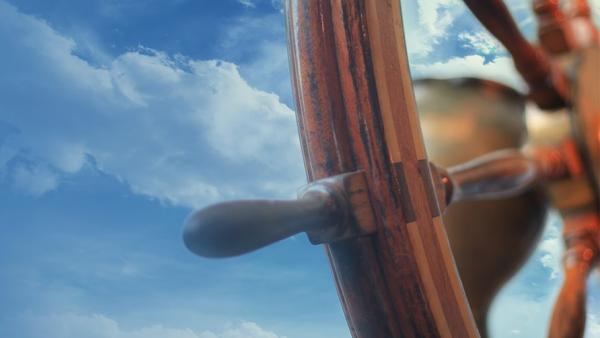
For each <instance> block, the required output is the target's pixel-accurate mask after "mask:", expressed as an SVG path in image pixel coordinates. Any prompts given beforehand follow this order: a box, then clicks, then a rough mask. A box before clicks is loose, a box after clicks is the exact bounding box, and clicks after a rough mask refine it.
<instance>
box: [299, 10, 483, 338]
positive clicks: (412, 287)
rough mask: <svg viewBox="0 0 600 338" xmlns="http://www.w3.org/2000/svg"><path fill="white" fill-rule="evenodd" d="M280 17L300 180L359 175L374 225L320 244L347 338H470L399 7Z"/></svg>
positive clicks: (470, 325) (471, 332) (469, 320)
mask: <svg viewBox="0 0 600 338" xmlns="http://www.w3.org/2000/svg"><path fill="white" fill-rule="evenodd" d="M287 20H288V21H287V25H288V37H289V52H290V63H291V66H292V67H291V68H292V78H293V86H294V92H295V96H296V102H297V111H298V124H299V129H300V134H301V138H302V147H303V154H304V159H305V166H306V170H307V174H308V178H309V180H310V181H313V180H316V179H319V178H323V177H328V176H332V175H337V174H341V173H344V172H350V171H355V170H364V171H365V173H366V177H367V181H368V185H369V190H370V193H371V202H372V205H373V209H374V213H375V217H376V220H377V229H378V231H377V233H376V234H374V235H371V236H364V237H360V238H356V239H352V240H347V241H343V242H338V243H333V244H330V245H327V246H326V250H327V253H328V255H329V259H330V262H331V267H332V270H333V274H334V278H335V280H336V286H337V290H338V293H339V296H340V300H341V302H342V306H343V308H344V312H345V314H346V318H347V321H348V324H349V327H350V331H351V333H352V335H353V337H358V338H366V337H381V338H384V337H385V338H389V337H392V338H393V337H477V336H478V333H477V331H476V328H475V325H474V323H473V319H472V315H471V313H470V310H469V307H468V305H467V302H466V299H465V295H464V291H463V289H462V285H461V283H460V280H459V279H458V275H457V272H456V267H455V265H454V262H453V258H452V255H451V252H450V249H449V245H448V241H447V239H446V234H445V230H444V228H443V225H442V224H441V221H440V219H439V218H437V217H434V215H438V214H439V210H437V209H438V206H437V204H436V203H435V200H434V202H433V203H432V202H431V201H432V199H431V198H430V197H431V196H430V194H431V186H432V185H431V173H430V170H429V166H428V165H422V163H425V164H427V163H428V162H427V158H426V155H425V148H424V145H423V141H422V139H421V131H420V126H419V120H418V118H417V115H416V108H415V103H414V98H413V93H412V86H411V82H410V74H409V70H408V63H407V56H406V50H405V47H404V32H403V28H402V22H401V16H400V7H399V2H398V1H388V0H357V1H344V0H311V1H299V0H289V1H288V3H287ZM403 201H404V202H403ZM406 201H410V204H407V203H406ZM409 210H410V211H409ZM411 212H412V215H411Z"/></svg>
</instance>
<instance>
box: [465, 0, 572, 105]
mask: <svg viewBox="0 0 600 338" xmlns="http://www.w3.org/2000/svg"><path fill="white" fill-rule="evenodd" d="M464 2H465V4H466V5H467V6H468V7H469V9H471V11H472V12H473V14H475V16H476V17H477V19H479V21H480V22H481V23H482V24H483V25H484V26H485V27H486V28H487V29H488V30H489V31H490V33H492V34H493V35H494V36H495V37H496V38H497V39H498V40H500V42H501V43H502V45H503V46H504V47H505V48H506V49H507V50H508V51H509V52H510V54H511V55H512V57H513V60H514V63H515V67H516V68H517V70H518V71H519V73H520V74H521V75H522V76H523V79H524V80H525V82H526V83H527V84H528V85H529V90H530V97H531V99H532V100H533V101H534V102H535V103H537V104H538V106H540V107H541V108H544V109H556V108H561V107H563V106H564V105H565V98H564V94H563V93H562V92H561V90H562V88H557V86H559V85H561V82H560V80H562V79H561V78H560V76H559V74H557V73H554V74H553V72H555V70H554V69H553V68H552V66H551V64H550V61H549V59H548V58H547V57H546V56H545V55H544V53H542V52H541V51H540V50H539V49H537V48H536V47H534V46H533V45H532V44H531V43H529V42H528V41H527V39H525V37H524V36H523V35H522V34H521V32H520V31H519V28H518V27H517V25H516V23H515V21H514V20H513V18H512V16H511V15H510V12H509V11H508V8H507V7H506V5H505V4H504V2H503V1H502V0H464Z"/></svg>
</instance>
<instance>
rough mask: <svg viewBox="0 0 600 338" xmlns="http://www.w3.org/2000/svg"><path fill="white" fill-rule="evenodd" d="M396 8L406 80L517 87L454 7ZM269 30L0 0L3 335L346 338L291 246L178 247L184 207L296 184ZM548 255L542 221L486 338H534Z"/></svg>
mask: <svg viewBox="0 0 600 338" xmlns="http://www.w3.org/2000/svg"><path fill="white" fill-rule="evenodd" d="M508 4H509V5H510V8H511V11H512V12H513V14H514V16H515V17H516V18H517V21H518V22H519V25H520V27H521V29H522V30H523V31H524V32H526V33H527V34H528V36H529V37H533V35H534V31H535V22H534V20H533V19H532V17H531V12H530V10H529V5H528V4H526V3H525V2H523V1H521V0H511V1H508ZM593 5H594V6H595V7H594V9H595V11H596V12H595V13H596V14H599V13H600V1H598V0H596V1H594V2H593ZM402 7H403V15H404V19H405V24H406V30H407V32H410V34H408V36H407V40H408V41H407V44H408V52H409V58H410V64H411V72H412V76H413V77H415V78H422V77H427V76H432V75H437V76H446V77H452V76H481V77H485V78H489V79H495V80H497V81H501V82H503V83H506V84H509V85H512V86H514V87H516V88H520V89H523V88H524V87H523V84H522V83H521V82H520V80H519V78H518V76H516V74H515V72H514V70H513V68H512V66H511V62H510V59H509V58H508V56H507V55H506V53H505V51H504V50H503V49H502V48H501V47H500V46H499V45H498V43H497V42H495V41H494V40H493V38H491V37H490V36H489V35H488V34H487V33H485V32H484V30H483V29H482V28H481V26H480V25H479V24H478V23H477V22H476V21H475V20H474V19H473V18H472V17H471V15H470V14H469V13H468V12H467V11H466V9H465V7H464V5H463V4H462V3H461V2H460V1H457V0H406V1H403V2H402ZM283 20H284V17H283V13H282V5H281V2H280V1H279V0H223V1H208V0H88V1H76V0H55V1H46V0H0V45H1V46H2V48H1V50H0V74H2V75H1V76H0V229H2V231H3V236H0V266H2V269H0V304H2V306H0V337H10V338H39V337H47V338H142V337H143V338H155V337H156V338H159V337H160V338H242V337H243V338H283V337H287V338H303V337H314V338H348V337H350V334H349V331H348V329H347V326H346V323H345V320H344V316H343V313H342V310H341V308H340V305H339V301H338V298H337V294H336V291H335V287H334V284H333V280H332V277H331V273H330V271H329V267H328V263H327V260H326V258H325V255H324V251H323V249H322V248H321V247H318V246H313V245H311V244H309V243H308V241H307V239H306V238H305V236H304V235H299V236H295V237H293V238H290V239H288V240H285V241H282V242H280V243H277V244H275V245H272V246H269V247H267V248H265V249H263V250H260V251H256V252H254V253H251V254H248V255H245V256H242V257H237V258H233V259H226V260H208V259H202V258H198V257H195V256H193V255H192V254H191V253H189V252H187V251H186V250H185V248H184V246H183V244H182V241H181V227H182V223H183V220H184V219H185V217H186V216H187V215H188V214H189V213H190V212H191V210H193V209H194V208H198V207H202V206H205V205H208V204H210V203H213V202H216V201H222V200H230V199H240V198H291V197H293V196H294V195H295V192H296V190H297V188H298V187H300V186H302V185H303V184H305V182H306V179H305V176H304V169H303V165H302V158H301V155H300V150H299V142H298V137H297V130H296V125H295V117H294V109H295V108H294V103H293V99H292V94H291V88H290V79H289V69H288V64H287V52H286V41H285V31H284V21H283ZM560 252H561V244H560V221H559V220H558V218H557V217H556V215H551V217H550V221H549V223H548V225H547V227H546V230H545V233H544V235H543V238H542V240H541V241H540V245H539V247H538V249H537V250H536V252H535V253H534V255H533V256H532V258H531V259H530V261H529V262H528V263H527V265H526V267H525V268H524V269H523V271H522V272H521V273H520V274H519V275H518V276H517V277H516V278H515V279H514V280H513V281H512V282H511V283H510V284H509V285H508V286H507V287H506V288H505V289H504V290H503V291H502V293H501V295H500V297H499V298H498V300H497V302H496V304H495V306H494V309H493V311H492V314H491V322H490V326H491V331H492V333H493V336H494V337H498V338H502V337H542V336H544V332H545V329H546V322H547V319H548V317H549V313H550V308H551V304H552V300H553V297H554V296H555V294H556V291H557V289H558V287H559V285H560V281H561V278H562V275H561V272H560V265H559V262H560ZM599 284H600V283H598V281H597V278H592V280H591V282H590V287H591V288H592V289H594V288H595V289H599V286H600V285H599ZM599 295H600V293H598V292H592V293H591V295H590V300H589V306H590V310H591V311H590V312H591V314H590V316H589V318H588V332H587V337H600V316H599V317H596V316H595V315H594V313H596V314H598V313H600V301H599V300H598V296H599Z"/></svg>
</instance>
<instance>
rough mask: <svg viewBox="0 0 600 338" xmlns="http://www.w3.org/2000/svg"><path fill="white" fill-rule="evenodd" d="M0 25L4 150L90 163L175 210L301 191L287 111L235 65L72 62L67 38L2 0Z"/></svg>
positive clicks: (74, 165) (52, 163)
mask: <svg viewBox="0 0 600 338" xmlns="http://www.w3.org/2000/svg"><path fill="white" fill-rule="evenodd" d="M0 21H1V23H0V41H2V42H3V44H4V45H5V46H6V48H5V49H4V52H3V55H2V56H1V58H0V70H2V72H3V74H4V75H5V76H3V77H2V79H0V85H2V86H3V88H10V89H8V90H6V91H5V92H4V93H3V94H4V95H5V96H6V97H10V99H9V100H3V101H2V103H0V110H2V111H4V112H7V113H5V114H3V116H2V122H3V123H6V124H8V125H10V126H12V127H14V128H15V129H17V130H19V133H17V134H13V135H11V136H9V138H10V140H11V142H10V147H11V149H12V152H13V153H14V152H17V153H18V155H19V156H22V157H26V158H27V159H28V160H30V161H39V162H40V163H42V165H44V166H47V167H48V168H52V170H55V172H56V173H57V174H61V173H73V172H77V171H78V170H79V169H80V168H81V167H82V165H83V164H84V163H85V159H86V157H88V156H90V157H91V158H93V159H94V161H95V162H96V165H97V166H98V167H99V168H100V169H101V170H103V171H105V172H106V173H109V174H112V175H114V176H115V177H118V178H119V179H121V180H123V181H124V182H127V183H128V184H130V186H131V187H132V189H133V190H134V191H136V192H139V193H141V194H144V195H147V196H151V197H154V198H158V199H160V200H164V201H168V202H171V203H174V204H178V205H185V206H197V205H202V204H206V203H208V202H210V201H214V200H216V199H223V198H225V199H226V198H233V197H241V196H249V195H263V196H264V195H280V196H281V195H286V196H287V195H291V194H292V193H293V192H294V191H295V188H296V187H297V186H299V185H301V184H302V182H303V180H304V175H303V174H302V166H301V161H300V151H299V144H298V139H297V131H296V125H295V118H294V113H293V111H292V110H291V109H289V108H288V107H287V106H286V105H285V104H283V103H281V102H280V100H279V98H278V96H276V95H275V94H271V93H268V92H264V91H261V90H259V89H256V88H254V87H252V86H250V85H249V84H248V83H247V82H246V81H245V80H244V78H242V76H241V75H240V73H239V70H238V67H237V66H236V65H235V64H232V63H229V62H225V61H220V60H193V59H189V58H186V57H184V56H180V55H175V56H170V55H166V54H164V53H161V52H159V51H154V50H151V49H144V48H141V49H138V50H136V51H132V52H128V53H125V54H122V55H119V56H117V57H116V58H115V59H114V60H112V62H110V64H109V65H108V66H107V67H106V68H99V67H95V66H92V65H90V64H88V63H87V62H86V61H84V60H82V59H80V58H79V57H78V56H76V55H74V53H73V51H74V49H75V48H76V44H75V42H74V41H73V40H70V39H69V38H67V37H64V36H62V35H60V34H59V33H57V32H55V31H54V30H53V29H52V28H51V27H49V26H48V25H47V24H46V23H45V22H43V21H40V20H38V19H35V18H33V17H30V16H27V15H24V14H21V13H19V12H18V11H17V10H16V9H15V8H14V7H12V6H10V5H8V4H6V3H5V2H0ZM15 32H18V33H19V34H20V39H14V34H15ZM20 69H31V70H32V72H21V71H19V70H20ZM33 74H35V75H33ZM31 97H36V100H34V101H32V100H30V99H29V98H31ZM4 147H9V146H8V145H7V143H5V144H4ZM0 148H2V146H0ZM273 158H277V159H278V160H277V161H273ZM19 173H20V175H21V176H23V175H24V174H26V173H27V172H26V171H24V170H21V171H19ZM29 173H33V171H32V170H29ZM46 177H49V176H48V175H47V176H46ZM248 177H252V178H253V179H252V180H248ZM12 179H13V180H16V179H18V177H13V178H12ZM46 181H47V182H46V183H49V182H50V181H49V180H46ZM40 183H43V182H40ZM55 186H56V183H53V184H46V189H45V190H49V189H51V188H53V187H55ZM39 193H41V190H40V192H38V194H39Z"/></svg>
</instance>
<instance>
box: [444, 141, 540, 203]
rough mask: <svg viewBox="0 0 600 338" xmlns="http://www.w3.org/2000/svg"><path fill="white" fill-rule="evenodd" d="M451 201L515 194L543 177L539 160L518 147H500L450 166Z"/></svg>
mask: <svg viewBox="0 0 600 338" xmlns="http://www.w3.org/2000/svg"><path fill="white" fill-rule="evenodd" d="M448 177H449V183H448V184H451V185H452V187H451V188H450V189H451V191H452V192H451V194H452V195H451V196H450V198H449V200H450V201H451V202H457V201H462V200H472V199H488V198H502V197H508V196H514V195H516V194H518V193H520V192H522V191H524V190H525V189H527V188H529V187H530V186H531V185H532V184H533V183H534V182H536V181H537V180H538V179H539V178H541V171H540V170H539V166H538V164H537V162H536V161H535V160H533V159H531V158H529V157H527V156H525V155H524V154H522V153H521V152H520V151H518V150H499V151H495V152H493V153H490V154H487V155H484V156H481V157H478V158H476V159H474V160H472V161H469V162H467V163H464V164H461V165H458V166H454V167H451V168H449V169H448Z"/></svg>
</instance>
